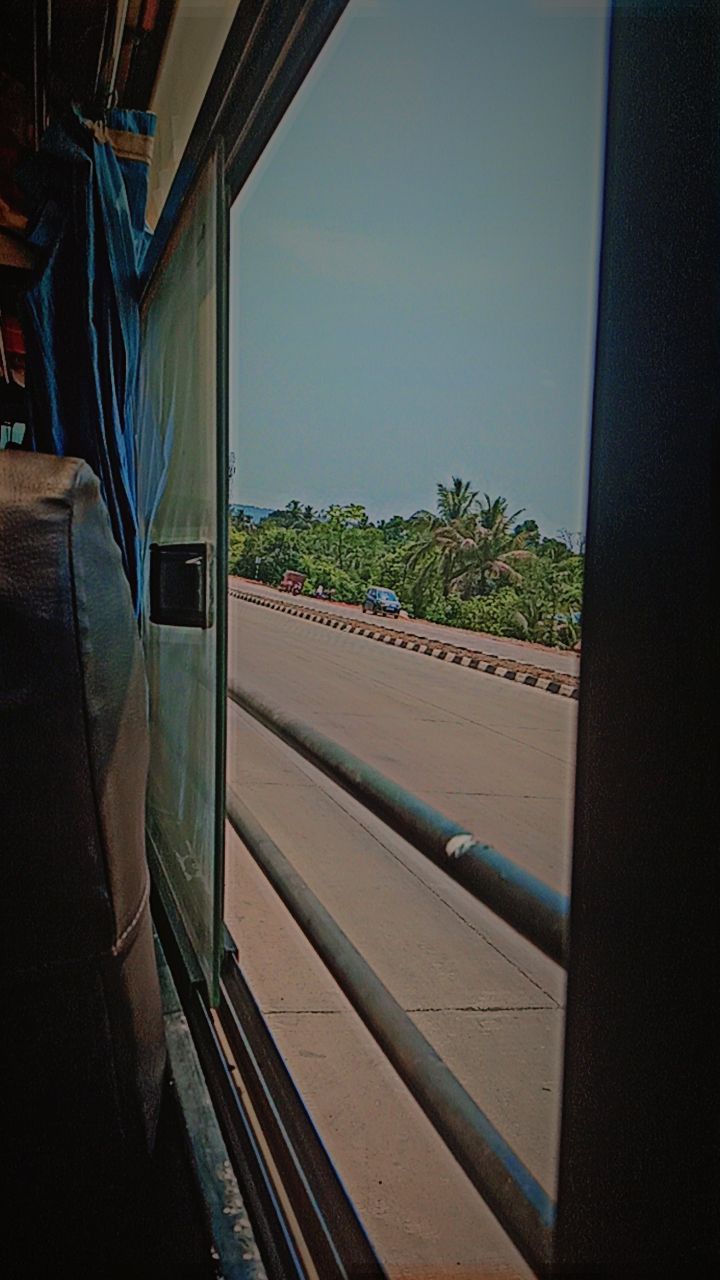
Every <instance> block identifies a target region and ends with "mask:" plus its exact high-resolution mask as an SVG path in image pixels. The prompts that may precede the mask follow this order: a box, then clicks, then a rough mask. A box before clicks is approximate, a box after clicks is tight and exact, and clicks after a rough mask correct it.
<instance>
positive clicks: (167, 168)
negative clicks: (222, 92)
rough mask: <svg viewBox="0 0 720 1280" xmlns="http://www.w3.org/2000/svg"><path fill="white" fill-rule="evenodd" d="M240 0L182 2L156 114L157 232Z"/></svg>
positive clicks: (152, 214)
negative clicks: (168, 195) (173, 181)
mask: <svg viewBox="0 0 720 1280" xmlns="http://www.w3.org/2000/svg"><path fill="white" fill-rule="evenodd" d="M237 7H238V0H178V3H177V4H176V6H175V14H174V16H173V21H172V27H171V29H170V34H169V36H168V42H167V47H166V49H165V52H164V54H163V60H162V65H161V67H160V74H159V75H158V79H157V82H156V85H155V89H154V91H153V97H152V102H151V104H150V106H151V110H152V111H154V112H155V113H156V114H157V118H158V124H157V133H156V135H155V141H154V145H153V160H152V166H151V170H150V186H149V194H148V222H149V224H150V226H152V227H154V226H155V225H156V223H157V220H158V218H159V217H160V214H161V212H162V207H163V204H164V203H165V198H166V196H167V194H168V192H169V190H170V187H171V185H172V180H173V178H174V177H175V173H176V170H177V167H178V165H179V164H180V161H181V159H182V155H183V151H184V150H185V147H186V146H187V143H188V139H189V137H190V134H191V132H192V128H193V125H194V124H195V120H196V118H197V114H198V111H199V110H200V107H201V104H202V100H203V98H204V97H205V94H206V92H207V88H208V85H209V84H210V81H211V79H212V74H213V71H214V70H215V67H216V64H217V61H218V58H219V57H220V54H221V52H222V47H223V45H224V43H225V38H226V36H227V34H228V31H229V30H230V25H231V23H232V20H233V18H234V17H235V12H236V10H237Z"/></svg>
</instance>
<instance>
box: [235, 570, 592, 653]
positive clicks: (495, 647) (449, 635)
mask: <svg viewBox="0 0 720 1280" xmlns="http://www.w3.org/2000/svg"><path fill="white" fill-rule="evenodd" d="M230 581H231V582H232V584H233V585H234V586H237V587H238V588H240V589H242V590H245V591H251V592H252V593H253V594H254V595H258V596H263V597H265V598H266V599H272V600H285V601H288V600H293V601H294V603H296V604H298V603H299V604H307V605H310V606H311V607H312V608H313V609H322V610H323V611H325V612H328V613H332V614H336V615H337V614H339V615H341V616H342V617H346V618H354V619H356V620H357V621H360V620H361V619H362V618H363V612H362V608H361V607H360V605H358V604H329V603H327V602H325V601H323V600H313V599H312V598H311V597H309V596H300V597H292V596H288V595H287V594H283V592H282V591H278V590H277V589H276V588H275V587H267V586H265V584H264V583H263V582H253V581H251V580H250V579H248V578H231V580H230ZM364 616H365V620H366V621H369V620H370V615H369V614H366V615H364ZM378 621H380V622H382V625H383V626H384V627H390V628H392V629H393V630H396V631H404V632H405V633H407V634H411V635H414V636H420V637H423V638H426V639H428V640H435V641H437V642H438V644H456V645H459V646H461V647H462V648H463V649H472V650H473V651H474V652H476V653H486V654H487V655H488V656H489V657H496V658H514V659H515V661H516V662H529V663H533V664H534V665H536V666H538V667H546V668H547V670H548V671H560V672H566V673H567V674H569V675H578V674H579V671H580V654H579V653H573V652H568V651H567V650H564V649H551V648H550V647H549V646H548V645H543V644H528V643H527V642H526V641H524V640H507V639H504V638H503V637H500V636H490V635H487V634H486V633H485V632H478V631H465V630H463V629H462V628H461V627H443V626H440V625H439V624H438V623H436V622H426V621H425V620H424V619H422V618H420V619H418V618H400V619H398V620H395V619H393V618H380V619H378Z"/></svg>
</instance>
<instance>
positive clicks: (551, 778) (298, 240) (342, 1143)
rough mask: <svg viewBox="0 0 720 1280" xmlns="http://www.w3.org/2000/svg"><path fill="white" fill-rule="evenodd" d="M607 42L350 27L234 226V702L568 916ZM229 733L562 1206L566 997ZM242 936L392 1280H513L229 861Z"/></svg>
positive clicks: (352, 1020) (234, 773) (236, 928)
mask: <svg viewBox="0 0 720 1280" xmlns="http://www.w3.org/2000/svg"><path fill="white" fill-rule="evenodd" d="M607 16H608V15H607V6H606V4H605V3H601V2H597V3H596V2H591V0H588V2H587V3H584V2H581V0H577V2H575V3H571V2H570V0H568V3H563V0H447V3H444V4H442V5H440V4H438V3H436V0H351V3H350V5H349V7H348V10H347V12H346V15H345V17H344V18H343V20H342V21H341V23H340V24H339V27H338V29H337V31H336V33H335V34H334V35H333V37H332V38H331V40H330V42H329V45H328V46H327V48H326V50H325V52H324V53H323V55H322V57H321V58H320V59H319V61H318V63H317V65H316V67H315V69H314V71H313V73H312V75H311V76H310V78H309V80H308V82H307V83H306V85H305V86H304V88H303V90H302V92H301V93H300V95H299V96H298V98H297V99H296V101H295V103H294V104H293V107H292V108H291V110H290V111H289V113H288V115H287V116H286V118H285V120H284V121H283V124H282V126H281V127H280V128H279V129H278V131H277V132H276V134H275V136H274V138H273V140H272V142H271V144H270V146H269V147H268V148H267V150H266V152H265V154H264V156H263V157H262V160H261V161H260V163H259V164H258V165H257V166H256V169H255V171H254V172H253V174H252V175H251V177H250V179H249V181H248V183H247V184H246V186H245V188H244V190H243V191H242V192H241V193H240V196H239V198H238V200H237V202H236V204H235V206H234V209H233V211H232V222H231V288H230V300H231V339H230V350H231V360H230V366H231V381H230V413H231V449H232V454H233V465H234V476H233V480H232V490H231V520H232V526H233V527H232V530H231V549H230V568H231V578H230V584H231V593H232V594H231V599H230V606H229V610H230V612H229V619H230V622H229V668H228V669H229V679H230V682H231V685H233V686H234V687H237V688H239V689H241V690H242V691H243V693H244V694H245V695H246V696H249V697H250V698H255V699H261V700H262V701H263V702H264V703H265V704H266V705H268V704H269V705H272V706H275V707H276V708H278V709H279V710H281V711H282V712H284V713H285V714H287V715H291V716H292V717H294V718H295V719H296V720H298V721H301V722H303V723H304V724H306V725H309V726H311V727H312V728H314V729H318V730H320V731H321V732H322V733H324V734H326V735H327V736H328V737H330V738H332V739H333V740H334V741H335V742H337V743H338V744H340V746H341V747H342V748H344V749H346V750H348V751H351V752H353V753H355V754H356V755H357V756H359V757H361V759H363V760H364V761H366V762H367V763H368V764H370V765H372V766H373V767H374V768H375V769H377V770H379V771H380V772H381V773H383V774H385V775H386V776H387V777H389V778H390V779H391V780H392V781H394V782H396V783H399V784H400V785H401V786H402V787H404V788H406V789H407V790H408V791H410V792H412V793H413V794H415V795H416V796H418V797H420V798H421V799H422V800H424V801H425V802H427V803H428V804H431V805H432V806H434V807H435V808H436V809H437V810H439V811H441V812H442V813H444V814H446V815H448V817H450V818H452V819H454V820H455V821H456V822H457V823H458V824H461V830H463V831H467V832H469V833H471V834H472V835H474V836H475V837H476V838H477V840H478V841H481V842H484V843H487V844H490V845H492V846H494V847H495V848H496V849H497V850H499V851H500V852H501V853H502V854H504V855H505V856H507V857H508V858H510V859H511V860H512V861H514V862H515V863H516V864H518V865H519V866H521V867H522V868H523V869H525V870H527V871H529V872H531V873H532V874H533V875H535V876H536V877H538V878H540V879H541V880H543V881H545V882H546V883H547V884H548V885H550V886H551V887H552V888H553V889H555V890H557V891H559V892H562V893H567V892H568V889H569V882H570V851H571V819H572V804H573V785H574V756H575V729H576V707H577V703H576V701H575V698H574V697H573V696H571V695H572V694H573V692H575V691H576V690H577V687H578V680H579V670H580V637H581V622H582V616H581V615H582V574H583V555H582V546H583V530H584V526H585V502H586V460H587V455H588V443H589V423H590V408H591V396H592V371H593V359H594V330H595V308H596V277H597V266H598V234H599V206H600V192H601V182H602V152H603V134H604V113H605V92H606V86H605V64H606V38H607ZM291 572H292V574H294V575H295V576H294V577H289V576H287V575H289V574H290V573H291ZM298 579H299V585H298ZM370 588H375V590H374V591H372V592H371V591H370ZM383 590H387V591H393V592H395V593H396V594H397V597H398V598H399V602H400V606H401V611H400V616H399V617H398V616H397V615H396V613H395V612H394V611H392V610H391V609H389V608H388V607H387V606H388V600H387V598H386V597H384V595H383ZM296 591H297V592H298V594H295V592H296ZM328 597H330V598H329V599H328ZM268 606H272V607H268ZM323 619H325V620H326V621H327V620H328V619H330V620H331V621H332V622H333V624H334V625H332V626H331V625H322V622H323ZM428 651H430V652H428ZM433 655H435V657H436V658H437V657H440V658H441V659H442V660H431V658H432V656H433ZM507 675H509V676H510V677H511V678H510V679H508V678H506V676H507ZM228 715H229V736H228V785H229V787H230V788H231V789H232V790H233V791H234V792H235V793H236V794H237V795H238V796H239V797H240V798H241V799H242V800H243V801H244V803H245V804H246V805H247V806H249V807H250V808H251V809H252V811H253V812H254V814H255V815H256V817H257V819H258V821H259V822H260V823H261V824H262V825H263V826H264V827H265V828H266V830H267V831H268V832H269V833H270V834H271V836H272V837H273V839H274V840H275V841H276V843H277V844H278V845H279V846H280V847H281V849H282V850H283V851H284V852H285V854H286V856H287V857H288V858H290V859H291V860H292V863H293V865H294V866H295V868H296V869H297V871H298V872H299V873H300V875H301V876H302V877H303V878H304V879H305V880H306V882H307V883H308V884H309V885H310V887H311V889H312V891H313V893H314V894H315V895H316V896H317V897H318V898H319V899H320V900H321V901H322V903H323V904H324V905H325V907H326V908H327V909H328V910H329V911H330V912H331V914H332V915H333V916H334V917H335V918H336V920H337V921H338V923H339V924H340V926H341V927H342V929H343V930H344V931H345V932H346V933H347V935H348V936H349V937H350V939H351V941H352V942H353V943H354V945H355V946H356V947H357V948H358V949H359V950H360V951H361V952H362V954H363V955H364V957H365V958H366V960H367V961H368V962H369V963H370V965H371V966H372V968H373V969H374V970H375V971H376V972H377V973H378V975H379V976H380V977H381V979H382V980H383V982H384V983H385V984H386V985H387V986H388V987H389V989H390V990H391V992H392V994H393V995H394V996H395V998H396V999H397V1000H398V1001H399V1002H400V1003H401V1004H402V1005H403V1007H404V1009H405V1010H406V1011H407V1012H408V1013H409V1015H410V1016H411V1017H412V1018H413V1019H414V1021H415V1022H416V1024H417V1026H418V1027H419V1029H420V1030H421V1031H422V1033H423V1034H424V1035H425V1036H426V1038H427V1039H428V1040H429V1041H430V1042H431V1043H432V1045H433V1046H434V1047H435V1049H436V1050H437V1052H438V1053H439V1054H440V1056H441V1057H442V1058H443V1059H444V1060H445V1061H446V1062H447V1063H448V1065H449V1066H450V1068H451V1069H452V1070H453V1071H454V1072H455V1073H456V1075H457V1076H458V1078H459V1079H460V1081H461V1083H462V1084H463V1085H464V1087H465V1088H466V1089H467V1090H468V1092H469V1093H470V1094H471V1095H472V1097H473V1098H474V1099H475V1100H476V1101H477V1103H478V1105H479V1106H481V1107H482V1108H483V1109H484V1110H485V1111H486V1113H487V1115H488V1116H489V1118H490V1119H491V1121H492V1122H493V1124H494V1125H496V1126H497V1128H498V1129H499V1130H500V1132H501V1133H502V1134H503V1135H504V1136H505V1138H506V1139H507V1141H508V1142H509V1143H510V1145H511V1146H512V1147H513V1148H514V1149H515V1151H516V1152H517V1154H518V1156H519V1157H520V1158H521V1159H522V1160H523V1161H524V1163H525V1164H526V1166H527V1167H528V1168H529V1169H530V1171H531V1172H532V1174H533V1175H534V1176H535V1178H536V1179H538V1180H539V1182H540V1183H541V1184H542V1186H543V1187H544V1188H545V1190H546V1191H547V1192H548V1193H549V1194H550V1195H553V1194H554V1190H555V1185H554V1184H555V1170H556V1159H557V1131H558V1118H559V1103H560V1084H561V1081H560V1073H561V1055H562V1034H563V1016H564V1014H563V1005H564V982H563V977H562V974H561V972H560V970H559V969H558V968H557V967H556V966H554V965H553V964H552V963H551V962H550V961H549V960H547V959H545V958H544V957H543V956H542V955H541V954H540V953H539V952H538V951H536V950H535V949H534V948H533V947H532V946H531V945H530V944H529V943H526V942H524V941H523V940H522V939H520V938H519V937H518V936H517V935H514V934H513V933H512V932H511V931H510V930H509V929H508V928H507V927H506V926H504V925H503V924H501V923H500V922H499V921H498V920H497V919H496V918H495V917H494V916H492V915H491V914H490V913H489V911H487V910H486V909H484V908H483V907H482V906H481V905H480V904H479V903H478V902H477V901H476V900H475V899H473V898H472V897H471V896H470V895H469V893H467V892H466V891H465V890H464V889H463V888H461V887H459V886H458V885H457V884H456V883H454V882H453V881H452V880H450V879H449V877H448V876H446V875H445V874H444V873H443V872H442V871H441V870H439V869H438V868H436V867H434V866H433V865H431V864H430V863H429V862H428V861H427V860H426V859H424V858H423V857H422V855H421V854H419V853H417V852H416V851H414V850H413V849H412V848H411V847H410V846H409V845H408V844H407V843H405V842H404V841H403V840H401V839H400V838H399V837H398V836H396V835H394V834H393V832H392V831H390V830H389V828H388V827H387V826H385V825H383V824H382V823H381V822H380V821H379V820H377V819H375V818H374V817H372V816H371V815H370V814H369V813H368V811H367V810H366V809H365V808H363V806H362V805H361V804H360V803H359V802H358V801H357V800H356V799H351V798H349V797H348V795H347V794H346V793H345V792H343V791H341V790H340V789H339V788H338V787H336V786H334V785H333V784H332V783H331V782H330V781H328V780H327V779H326V778H325V777H322V776H320V774H319V773H318V772H317V771H315V770H314V769H313V768H312V767H311V766H310V765H309V764H307V762H306V761H304V760H302V759H301V758H300V757H299V756H298V755H297V753H293V752H292V751H291V750H290V749H289V748H288V747H287V746H286V745H283V744H282V743H280V742H279V741H278V739H277V738H276V737H273V735H272V734H271V733H269V732H268V731H267V729H266V728H261V727H260V726H259V724H258V722H257V720H255V719H253V718H252V716H251V715H249V714H247V712H246V711H241V710H240V709H239V707H238V706H237V705H234V704H231V706H230V710H229V713H228ZM226 919H227V923H228V925H229V927H230V930H231V932H232V933H233V935H234V937H235V939H236V941H237V943H238V946H239V954H240V960H241V963H242V965H243V967H244V968H245V970H246V972H247V974H248V976H249V977H250V979H251V981H252V983H253V986H254V990H255V993H256V995H257V997H258V999H259V1001H260V1004H261V1006H262V1007H263V1009H264V1010H265V1012H266V1015H267V1017H268V1021H269V1023H270V1025H271V1028H272V1030H273V1033H274V1034H275V1035H276V1036H277V1038H278V1041H279V1043H280V1046H281V1048H282V1050H283V1052H284V1053H286V1055H287V1057H288V1061H289V1063H290V1066H291V1068H292V1070H293V1072H294V1074H295V1076H296V1079H297V1080H298V1081H299V1083H300V1084H301V1086H302V1088H303V1090H304V1092H305V1096H306V1098H307V1101H308V1104H309V1107H310V1110H311V1112H312V1115H313V1117H314V1119H315V1121H316V1123H317V1124H318V1126H319V1128H320V1130H321V1133H322V1136H323V1138H324V1139H325V1141H326V1143H327V1145H328V1148H329V1150H330V1152H331V1155H332V1156H333V1157H334V1158H335V1159H336V1161H337V1163H338V1166H339V1169H340V1172H341V1175H342V1177H343V1180H344V1182H345V1184H346V1185H347V1187H348V1188H349V1190H350V1192H351V1194H352V1195H353V1197H354V1199H355V1201H356V1203H357V1205H358V1207H359V1209H360V1211H361V1213H362V1216H363V1219H364V1221H365V1224H366V1226H367V1228H368V1231H369V1233H370V1235H371V1237H372V1239H373V1242H374V1243H375V1245H376V1246H377V1248H378V1250H379V1252H380V1253H381V1255H382V1258H383V1260H384V1261H385V1263H386V1265H387V1267H388V1269H389V1271H390V1273H391V1274H392V1275H396V1276H398V1277H399V1276H411V1275H412V1276H421V1275H442V1276H446V1275H456V1276H459V1275H462V1276H470V1275H478V1274H485V1273H486V1272H487V1273H490V1274H492V1273H493V1268H495V1269H497V1270H501V1269H502V1268H509V1273H510V1274H522V1275H525V1274H527V1268H526V1267H525V1264H524V1263H523V1262H522V1260H521V1259H520V1258H519V1255H518V1254H517V1253H516V1251H515V1250H514V1248H513V1247H512V1246H511V1245H510V1244H509V1243H508V1242H507V1240H506V1238H505V1237H504V1235H503V1233H502V1231H500V1229H499V1228H498V1227H497V1226H496V1224H495V1223H494V1220H493V1219H492V1217H491V1215H490V1214H489V1212H487V1211H486V1210H485V1209H484V1207H483V1205H482V1203H481V1202H480V1201H479V1199H478V1197H477V1195H476V1193H475V1191H474V1190H473V1189H472V1187H471V1186H470V1184H469V1182H468V1180H467V1178H466V1177H465V1176H464V1174H462V1173H461V1172H460V1170H459V1168H458V1166H457V1165H456V1164H455V1163H454V1161H453V1160H452V1158H451V1157H450V1156H449V1155H448V1154H447V1152H446V1151H444V1150H443V1148H442V1145H441V1143H440V1141H439V1140H438V1139H437V1138H436V1137H435V1136H434V1134H433V1131H432V1129H431V1127H430V1125H429V1123H428V1122H427V1121H426V1119H425V1117H424V1116H423V1115H422V1114H421V1113H420V1112H419V1109H418V1107H417V1106H416V1105H415V1103H414V1102H413V1101H412V1099H411V1098H410V1096H409V1094H408V1092H407V1090H406V1089H405V1088H404V1086H402V1085H400V1084H399V1083H398V1080H397V1077H396V1076H395V1075H394V1073H393V1071H392V1070H391V1069H390V1068H388V1067H387V1065H386V1064H384V1063H383V1058H382V1054H381V1052H380V1051H379V1050H378V1049H377V1047H376V1046H375V1045H374V1043H373V1042H372V1041H371V1039H370V1038H369V1036H368V1035H367V1033H366V1032H365V1030H364V1029H363V1028H362V1026H361V1025H360V1023H359V1020H358V1019H357V1017H356V1016H355V1015H354V1014H353V1013H352V1012H351V1011H350V1010H349V1008H348V1005H347V1002H346V1001H345V999H344V998H343V996H342V995H341V994H340V993H339V991H338V989H337V987H336V986H335V984H334V983H333V982H332V981H331V980H330V979H329V978H328V977H327V974H326V973H325V972H324V970H323V969H322V967H321V966H320V965H319V964H318V962H317V961H316V959H315V958H314V957H313V955H312V954H311V952H310V950H309V948H308V947H307V945H306V944H305V942H304V941H303V939H302V937H301V935H300V933H299V930H298V929H297V927H296V926H295V925H294V923H292V921H290V920H289V918H288V916H287V913H286V912H285V911H284V909H282V908H281V907H279V906H278V903H277V899H276V897H275V895H274V894H273V893H272V891H271V890H270V889H269V888H268V887H267V885H266V883H265V882H264V880H263V877H262V875H261V874H260V873H259V872H258V870H257V869H256V867H255V865H254V863H253V862H252V860H251V858H250V857H249V856H248V854H247V853H246V851H245V850H244V849H243V847H242V845H241V843H240V841H239V840H238V839H237V838H235V837H232V838H231V842H230V845H229V851H228V862H227V883H226ZM505 1274H508V1272H506V1273H505Z"/></svg>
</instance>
